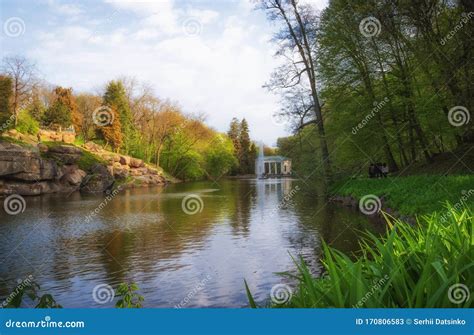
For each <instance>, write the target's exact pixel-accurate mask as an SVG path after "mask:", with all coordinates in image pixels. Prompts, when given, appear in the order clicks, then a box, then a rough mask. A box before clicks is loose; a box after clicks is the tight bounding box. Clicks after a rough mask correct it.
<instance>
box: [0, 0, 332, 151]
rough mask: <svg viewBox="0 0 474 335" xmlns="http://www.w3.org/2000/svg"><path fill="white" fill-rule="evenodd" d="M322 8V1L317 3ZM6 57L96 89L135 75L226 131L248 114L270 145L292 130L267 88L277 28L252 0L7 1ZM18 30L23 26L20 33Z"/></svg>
mask: <svg viewBox="0 0 474 335" xmlns="http://www.w3.org/2000/svg"><path fill="white" fill-rule="evenodd" d="M306 1H307V2H313V3H314V5H315V6H316V7H317V8H319V9H322V8H323V6H324V5H325V3H326V0H313V1H308V0H306ZM0 6H1V7H0V9H1V12H0V17H1V24H2V28H3V29H2V34H1V37H0V43H1V44H0V45H1V53H2V57H3V56H6V55H12V54H20V55H23V56H25V57H27V58H29V59H30V60H31V61H33V62H35V63H36V65H37V67H38V69H39V70H40V75H41V77H43V78H44V79H46V80H48V81H49V82H50V83H52V84H56V85H62V86H67V87H72V88H73V89H74V90H75V91H76V92H83V91H88V92H95V93H100V92H101V91H102V89H103V87H104V85H105V83H106V82H107V81H108V80H111V79H115V78H117V77H119V76H130V77H135V78H136V79H138V80H140V81H144V82H147V83H149V84H151V85H152V86H153V88H154V90H155V92H156V94H157V95H158V96H159V97H161V98H169V99H171V100H175V101H177V102H179V103H180V104H181V106H182V107H183V110H184V111H185V112H189V113H204V114H205V115H206V116H207V123H208V124H209V125H210V126H212V127H213V128H215V129H217V130H220V131H226V130H227V127H228V124H229V122H230V120H231V118H232V117H233V116H236V117H238V118H243V117H245V118H246V119H247V120H248V121H249V124H250V130H251V136H252V138H253V139H255V140H263V141H265V143H267V144H270V145H274V144H275V142H276V139H277V137H279V136H285V135H286V134H288V132H287V131H286V130H285V126H284V125H279V124H278V122H273V118H272V114H273V113H274V112H275V111H277V110H278V102H279V98H278V97H277V96H274V95H273V94H271V93H270V92H267V91H266V90H265V89H263V88H262V85H263V84H264V83H265V82H266V81H267V80H268V79H269V77H270V73H271V71H272V69H273V68H274V67H275V66H277V64H278V61H277V60H276V59H274V57H273V53H274V46H273V45H272V44H271V42H270V39H271V36H272V33H273V32H274V31H275V29H276V28H275V27H272V26H271V24H269V23H268V22H267V20H266V19H265V15H264V13H262V12H260V11H255V10H253V5H252V2H251V1H247V0H227V1H226V0H220V1H189V0H188V1H177V0H155V1H152V0H145V1H134V0H105V1H60V0H37V1H33V0H26V1H25V0H24V1H21V0H16V1H13V0H2V1H1V4H0ZM15 29H18V30H15Z"/></svg>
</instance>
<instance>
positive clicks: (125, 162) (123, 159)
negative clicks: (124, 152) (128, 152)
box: [119, 156, 130, 166]
mask: <svg viewBox="0 0 474 335" xmlns="http://www.w3.org/2000/svg"><path fill="white" fill-rule="evenodd" d="M119 162H120V164H122V165H128V166H130V157H128V156H120V160H119Z"/></svg>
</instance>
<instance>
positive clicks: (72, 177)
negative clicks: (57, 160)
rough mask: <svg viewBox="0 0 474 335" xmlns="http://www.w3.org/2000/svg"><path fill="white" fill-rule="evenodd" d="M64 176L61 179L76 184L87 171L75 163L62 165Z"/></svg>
mask: <svg viewBox="0 0 474 335" xmlns="http://www.w3.org/2000/svg"><path fill="white" fill-rule="evenodd" d="M63 172H64V176H63V177H62V179H61V181H63V182H66V183H68V184H70V185H74V186H78V185H80V184H81V183H82V180H83V179H84V177H85V176H86V175H87V173H86V172H85V171H83V170H81V169H79V168H78V167H77V165H68V166H66V167H64V170H63Z"/></svg>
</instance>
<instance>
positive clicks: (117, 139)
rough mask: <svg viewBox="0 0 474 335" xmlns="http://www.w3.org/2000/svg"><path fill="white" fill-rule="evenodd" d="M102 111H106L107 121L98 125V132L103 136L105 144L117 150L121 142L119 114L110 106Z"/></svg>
mask: <svg viewBox="0 0 474 335" xmlns="http://www.w3.org/2000/svg"><path fill="white" fill-rule="evenodd" d="M104 112H105V113H108V117H107V120H108V121H107V123H106V124H104V125H101V126H99V129H100V132H101V133H102V135H103V136H104V139H105V141H106V142H107V144H110V145H111V146H112V148H113V149H114V151H116V152H118V151H119V150H120V147H121V146H122V143H123V136H122V127H121V124H120V117H119V114H118V112H117V110H116V109H114V108H110V107H109V108H107V109H106V110H105V111H104Z"/></svg>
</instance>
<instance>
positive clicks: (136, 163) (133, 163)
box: [128, 157, 145, 168]
mask: <svg viewBox="0 0 474 335" xmlns="http://www.w3.org/2000/svg"><path fill="white" fill-rule="evenodd" d="M128 165H130V167H132V168H141V167H143V166H145V163H144V162H143V161H142V160H141V159H138V158H133V157H132V158H130V164H128Z"/></svg>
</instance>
